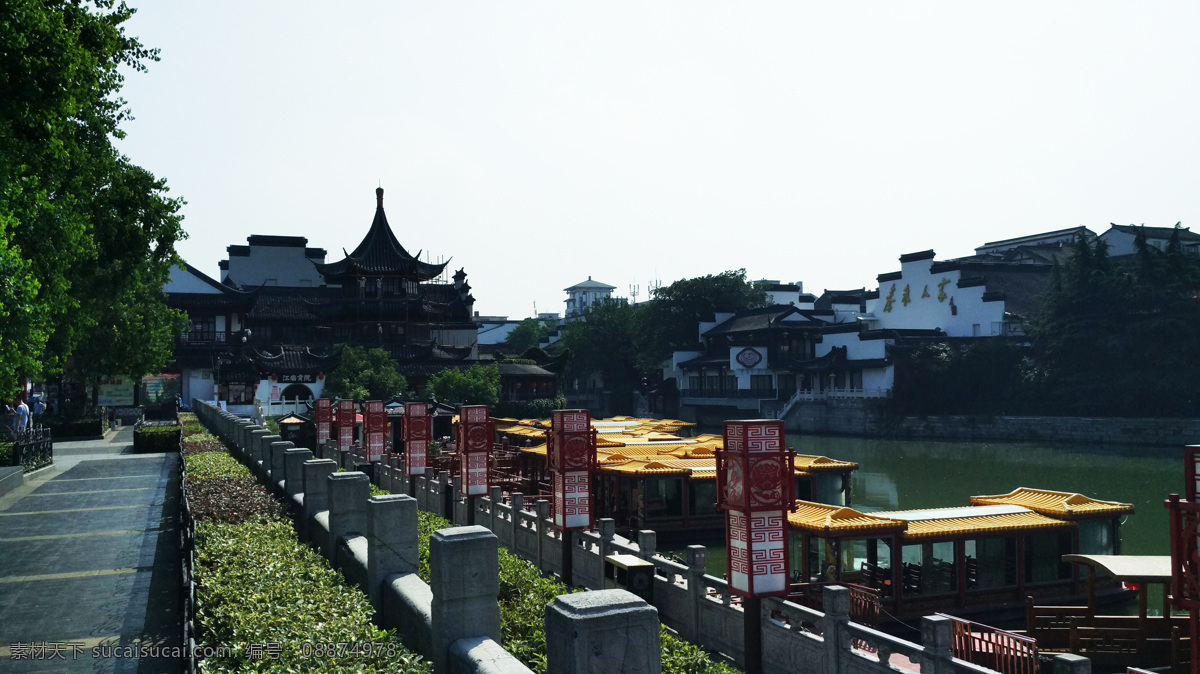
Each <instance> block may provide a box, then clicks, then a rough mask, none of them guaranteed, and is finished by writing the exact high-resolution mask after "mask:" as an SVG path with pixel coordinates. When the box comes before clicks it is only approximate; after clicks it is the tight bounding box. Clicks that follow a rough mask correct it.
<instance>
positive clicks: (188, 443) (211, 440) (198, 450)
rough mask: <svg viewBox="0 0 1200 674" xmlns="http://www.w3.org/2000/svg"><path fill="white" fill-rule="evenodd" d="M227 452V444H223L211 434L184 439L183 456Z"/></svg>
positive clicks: (201, 434)
mask: <svg viewBox="0 0 1200 674" xmlns="http://www.w3.org/2000/svg"><path fill="white" fill-rule="evenodd" d="M224 451H226V448H225V443H223V442H221V440H220V439H219V438H217V437H216V436H215V435H211V434H209V433H200V434H198V435H191V436H187V437H185V438H184V439H183V455H184V456H188V455H190V454H203V453H205V452H224Z"/></svg>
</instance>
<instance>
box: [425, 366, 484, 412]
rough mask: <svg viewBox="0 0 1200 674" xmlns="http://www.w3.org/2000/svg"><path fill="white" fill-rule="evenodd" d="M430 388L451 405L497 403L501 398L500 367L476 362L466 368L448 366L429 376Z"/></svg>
mask: <svg viewBox="0 0 1200 674" xmlns="http://www.w3.org/2000/svg"><path fill="white" fill-rule="evenodd" d="M429 390H430V391H431V392H432V393H433V395H434V397H436V398H437V399H438V400H440V401H442V402H444V403H449V404H451V405H495V404H496V402H497V401H499V400H500V367H499V366H498V365H496V364H495V363H493V364H491V365H480V364H478V363H476V364H474V365H472V366H471V367H470V368H469V369H466V370H460V369H458V368H447V369H445V370H442V371H441V372H439V373H437V374H435V375H433V376H432V377H430V378H429Z"/></svg>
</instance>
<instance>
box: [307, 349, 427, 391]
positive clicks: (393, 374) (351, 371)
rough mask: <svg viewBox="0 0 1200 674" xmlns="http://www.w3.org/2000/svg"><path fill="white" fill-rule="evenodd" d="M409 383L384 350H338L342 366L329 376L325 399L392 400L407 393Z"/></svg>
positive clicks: (326, 383) (339, 362)
mask: <svg viewBox="0 0 1200 674" xmlns="http://www.w3.org/2000/svg"><path fill="white" fill-rule="evenodd" d="M407 388H408V381H407V380H405V378H404V375H402V374H400V372H399V371H398V370H397V368H396V361H395V360H393V359H392V357H391V355H389V354H388V352H387V351H384V350H383V349H371V350H369V351H368V350H367V349H363V348H360V347H356V346H341V347H338V366H337V367H336V368H335V369H334V370H333V372H330V373H329V376H328V378H327V379H326V382H325V390H324V392H323V393H322V396H323V397H325V398H349V399H351V400H391V399H392V398H395V397H397V396H399V395H400V394H402V393H404V391H405V390H406V389H407Z"/></svg>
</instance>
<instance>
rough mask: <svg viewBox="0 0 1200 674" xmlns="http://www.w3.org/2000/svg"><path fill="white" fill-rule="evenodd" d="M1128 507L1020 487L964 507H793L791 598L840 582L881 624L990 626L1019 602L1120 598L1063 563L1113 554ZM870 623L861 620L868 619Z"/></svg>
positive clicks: (813, 596)
mask: <svg viewBox="0 0 1200 674" xmlns="http://www.w3.org/2000/svg"><path fill="white" fill-rule="evenodd" d="M1132 512H1133V506H1132V505H1130V504H1127V503H1116V502H1112V501H1100V500H1096V499H1092V498H1089V497H1086V496H1083V495H1081V494H1073V493H1067V492H1059V491H1049V490H1043V489H1030V488H1024V487H1022V488H1019V489H1015V490H1013V491H1012V492H1010V493H1008V494H1000V495H994V496H973V497H971V499H970V505H968V506H965V507H957V508H937V509H927V510H894V511H886V512H871V513H866V512H860V511H858V510H854V509H853V508H850V507H837V506H831V505H827V504H821V503H812V502H808V501H801V502H798V503H797V507H796V510H795V511H794V512H792V513H791V514H790V515H789V517H788V522H789V525H790V528H791V542H790V545H791V561H792V577H793V581H794V582H795V584H794V585H793V590H794V594H795V596H796V598H797V599H800V600H802V601H804V602H805V603H808V604H810V605H812V604H814V603H815V602H819V596H820V591H819V590H820V588H821V587H823V586H824V585H826V584H830V583H838V584H842V585H847V586H850V587H851V588H852V589H855V590H856V591H858V592H859V593H860V594H861V595H864V598H863V599H862V601H864V602H866V604H872V603H877V607H873V608H864V609H863V610H864V611H865V612H866V613H867V614H870V613H871V612H873V611H877V612H878V613H879V615H880V622H881V623H883V624H886V623H887V622H888V621H889V620H903V619H905V618H906V617H909V616H919V615H928V614H931V613H934V612H938V611H941V612H946V613H953V614H955V615H961V616H966V615H970V614H972V613H980V612H987V613H988V614H989V619H990V620H995V619H996V618H997V617H998V615H999V614H998V612H999V611H1004V610H1005V609H1011V611H1010V615H1012V616H1013V617H1016V616H1018V615H1021V614H1022V613H1023V611H1024V609H1025V606H1026V599H1027V597H1031V596H1032V597H1035V598H1037V599H1038V600H1039V601H1041V600H1055V601H1065V600H1079V599H1081V598H1082V597H1083V596H1084V589H1085V585H1087V586H1089V587H1091V588H1092V597H1093V602H1094V601H1097V600H1100V601H1102V600H1104V599H1105V598H1107V597H1114V596H1118V595H1120V596H1126V597H1127V596H1128V594H1129V593H1128V592H1123V591H1122V587H1121V585H1120V583H1118V582H1115V581H1107V582H1106V581H1102V580H1096V579H1095V578H1094V577H1092V578H1091V581H1090V582H1086V581H1085V579H1084V578H1083V577H1082V574H1081V573H1080V569H1079V567H1078V566H1077V565H1073V564H1070V563H1067V562H1065V561H1064V560H1063V557H1064V555H1077V554H1083V555H1116V554H1118V553H1119V552H1120V550H1119V547H1120V524H1121V519H1122V518H1123V517H1125V516H1127V515H1129V514H1131V513H1132ZM867 617H869V616H867Z"/></svg>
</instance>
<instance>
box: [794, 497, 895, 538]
mask: <svg viewBox="0 0 1200 674" xmlns="http://www.w3.org/2000/svg"><path fill="white" fill-rule="evenodd" d="M788 524H789V525H791V527H792V528H793V529H803V530H806V531H810V532H812V533H815V534H818V535H821V536H823V537H835V538H836V537H844V536H852V535H863V534H877V535H878V534H888V533H895V532H898V531H902V530H903V529H904V527H905V526H906V525H907V523H906V522H904V521H903V520H894V519H890V518H887V517H879V516H878V515H870V514H867V513H864V512H859V511H857V510H855V509H854V508H847V507H843V506H835V505H826V504H824V503H812V502H811V501H796V510H795V512H791V513H788Z"/></svg>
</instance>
